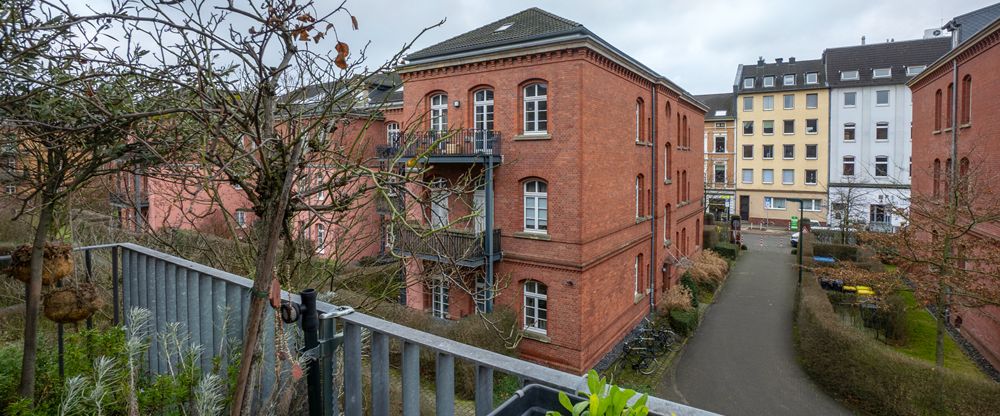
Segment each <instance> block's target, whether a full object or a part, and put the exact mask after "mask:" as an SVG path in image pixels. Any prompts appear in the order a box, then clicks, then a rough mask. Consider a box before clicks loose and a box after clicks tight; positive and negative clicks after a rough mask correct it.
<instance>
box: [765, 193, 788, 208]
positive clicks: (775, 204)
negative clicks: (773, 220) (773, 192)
mask: <svg viewBox="0 0 1000 416" xmlns="http://www.w3.org/2000/svg"><path fill="white" fill-rule="evenodd" d="M764 208H766V209H785V198H774V197H770V196H765V197H764Z"/></svg>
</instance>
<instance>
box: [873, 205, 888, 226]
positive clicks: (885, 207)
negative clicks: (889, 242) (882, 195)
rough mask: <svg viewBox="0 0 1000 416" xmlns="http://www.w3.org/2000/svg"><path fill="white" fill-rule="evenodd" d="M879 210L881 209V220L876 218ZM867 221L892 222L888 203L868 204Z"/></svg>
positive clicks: (877, 222)
mask: <svg viewBox="0 0 1000 416" xmlns="http://www.w3.org/2000/svg"><path fill="white" fill-rule="evenodd" d="M880 211H881V216H882V221H878V220H877V218H878V217H879V212H880ZM868 222H871V223H876V224H892V211H891V210H890V209H889V205H886V204H871V205H868Z"/></svg>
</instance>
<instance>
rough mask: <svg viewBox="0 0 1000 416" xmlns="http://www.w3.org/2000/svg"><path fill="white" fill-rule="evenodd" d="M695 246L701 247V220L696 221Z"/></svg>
mask: <svg viewBox="0 0 1000 416" xmlns="http://www.w3.org/2000/svg"><path fill="white" fill-rule="evenodd" d="M694 245H695V247H697V246H699V245H701V218H698V219H696V220H694Z"/></svg>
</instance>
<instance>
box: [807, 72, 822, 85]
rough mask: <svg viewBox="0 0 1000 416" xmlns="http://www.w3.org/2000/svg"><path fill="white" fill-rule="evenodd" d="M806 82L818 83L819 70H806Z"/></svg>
mask: <svg viewBox="0 0 1000 416" xmlns="http://www.w3.org/2000/svg"><path fill="white" fill-rule="evenodd" d="M806 84H819V72H806Z"/></svg>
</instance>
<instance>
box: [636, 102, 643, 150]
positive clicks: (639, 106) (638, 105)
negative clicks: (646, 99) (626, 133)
mask: <svg viewBox="0 0 1000 416" xmlns="http://www.w3.org/2000/svg"><path fill="white" fill-rule="evenodd" d="M640 117H642V101H639V100H636V102H635V142H636V143H639V142H641V141H642V138H641V135H640V133H641V132H640V130H642V122H641V120H639V118H640Z"/></svg>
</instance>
